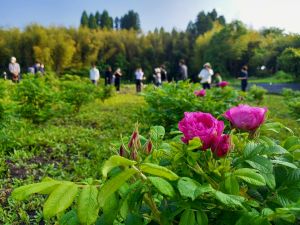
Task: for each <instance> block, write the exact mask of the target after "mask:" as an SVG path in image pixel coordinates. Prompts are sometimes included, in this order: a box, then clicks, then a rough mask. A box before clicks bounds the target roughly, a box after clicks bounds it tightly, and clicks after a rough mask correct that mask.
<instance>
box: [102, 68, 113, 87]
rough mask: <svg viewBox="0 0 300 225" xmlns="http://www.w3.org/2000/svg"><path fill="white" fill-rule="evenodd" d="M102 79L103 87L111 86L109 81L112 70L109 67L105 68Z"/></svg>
mask: <svg viewBox="0 0 300 225" xmlns="http://www.w3.org/2000/svg"><path fill="white" fill-rule="evenodd" d="M104 79H105V86H107V85H110V84H111V80H112V69H111V67H110V66H108V67H107V68H106V71H105V73H104Z"/></svg>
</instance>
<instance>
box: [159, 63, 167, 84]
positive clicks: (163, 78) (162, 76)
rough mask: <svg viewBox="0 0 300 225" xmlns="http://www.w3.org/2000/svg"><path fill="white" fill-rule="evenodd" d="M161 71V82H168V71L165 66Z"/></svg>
mask: <svg viewBox="0 0 300 225" xmlns="http://www.w3.org/2000/svg"><path fill="white" fill-rule="evenodd" d="M160 70H161V81H162V82H168V72H167V70H166V67H165V65H161V66H160Z"/></svg>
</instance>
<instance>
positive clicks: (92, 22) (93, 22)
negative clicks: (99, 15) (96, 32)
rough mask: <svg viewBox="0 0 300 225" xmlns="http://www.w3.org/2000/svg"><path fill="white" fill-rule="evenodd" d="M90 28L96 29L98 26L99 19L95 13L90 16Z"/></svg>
mask: <svg viewBox="0 0 300 225" xmlns="http://www.w3.org/2000/svg"><path fill="white" fill-rule="evenodd" d="M89 28H90V29H96V28H97V21H96V18H95V16H94V15H93V13H91V14H90V16H89Z"/></svg>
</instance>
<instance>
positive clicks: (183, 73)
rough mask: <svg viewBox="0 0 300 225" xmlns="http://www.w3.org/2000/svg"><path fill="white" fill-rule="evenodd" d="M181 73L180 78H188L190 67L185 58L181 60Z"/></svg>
mask: <svg viewBox="0 0 300 225" xmlns="http://www.w3.org/2000/svg"><path fill="white" fill-rule="evenodd" d="M179 74H180V77H179V80H187V79H188V68H187V66H186V64H185V61H184V60H183V59H181V60H180V61H179Z"/></svg>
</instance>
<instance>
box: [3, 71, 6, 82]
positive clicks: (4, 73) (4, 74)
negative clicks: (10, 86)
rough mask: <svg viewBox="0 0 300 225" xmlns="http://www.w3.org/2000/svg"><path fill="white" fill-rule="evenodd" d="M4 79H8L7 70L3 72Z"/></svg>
mask: <svg viewBox="0 0 300 225" xmlns="http://www.w3.org/2000/svg"><path fill="white" fill-rule="evenodd" d="M3 79H4V80H7V73H6V72H5V71H4V72H3Z"/></svg>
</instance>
